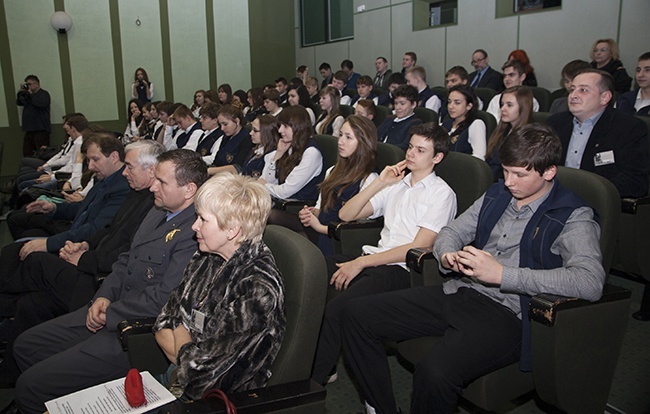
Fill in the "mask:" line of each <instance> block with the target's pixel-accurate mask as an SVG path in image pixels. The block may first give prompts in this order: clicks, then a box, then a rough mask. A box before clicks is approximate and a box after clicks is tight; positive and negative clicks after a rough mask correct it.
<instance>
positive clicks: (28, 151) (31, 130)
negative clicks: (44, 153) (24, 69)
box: [16, 75, 52, 157]
mask: <svg viewBox="0 0 650 414" xmlns="http://www.w3.org/2000/svg"><path fill="white" fill-rule="evenodd" d="M16 105H18V106H22V107H23V131H25V138H24V141H23V157H31V156H33V155H34V152H35V151H36V150H37V149H38V148H40V147H42V146H48V145H50V132H51V131H52V126H51V124H50V94H49V93H48V92H47V91H46V90H45V89H41V83H40V81H39V80H38V77H37V76H36V75H29V76H27V77H26V78H25V83H23V84H21V85H20V90H19V91H18V94H17V96H16Z"/></svg>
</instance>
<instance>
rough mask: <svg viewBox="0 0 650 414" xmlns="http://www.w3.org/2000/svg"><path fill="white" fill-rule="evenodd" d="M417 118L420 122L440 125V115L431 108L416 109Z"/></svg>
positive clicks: (420, 107)
mask: <svg viewBox="0 0 650 414" xmlns="http://www.w3.org/2000/svg"><path fill="white" fill-rule="evenodd" d="M414 112H415V116H417V117H418V118H420V120H421V121H422V122H423V123H425V124H426V123H427V122H433V123H436V124H437V123H438V113H437V112H436V111H432V110H431V109H429V108H424V107H422V106H418V107H416V108H415V111H414Z"/></svg>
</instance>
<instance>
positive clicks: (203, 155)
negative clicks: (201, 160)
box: [201, 148, 208, 157]
mask: <svg viewBox="0 0 650 414" xmlns="http://www.w3.org/2000/svg"><path fill="white" fill-rule="evenodd" d="M206 155H208V150H207V149H205V148H203V149H202V150H201V156H202V157H205V156H206Z"/></svg>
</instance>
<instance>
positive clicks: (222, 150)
mask: <svg viewBox="0 0 650 414" xmlns="http://www.w3.org/2000/svg"><path fill="white" fill-rule="evenodd" d="M250 139H251V137H250V134H249V132H248V130H247V129H246V128H242V129H241V130H240V131H239V132H238V133H237V134H235V135H234V136H232V137H229V136H227V135H224V136H223V138H222V140H221V145H220V146H219V151H217V155H216V156H215V157H214V162H213V163H212V165H213V166H215V167H221V166H223V165H230V164H232V163H233V162H234V161H235V159H236V158H237V155H238V154H239V150H240V147H241V146H242V144H243V143H244V142H245V141H246V140H248V142H249V143H250Z"/></svg>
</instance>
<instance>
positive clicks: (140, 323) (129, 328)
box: [117, 318, 156, 352]
mask: <svg viewBox="0 0 650 414" xmlns="http://www.w3.org/2000/svg"><path fill="white" fill-rule="evenodd" d="M155 323H156V318H140V319H131V320H123V321H121V322H120V323H118V324H117V335H118V338H119V339H120V343H121V344H122V349H123V350H124V352H127V351H128V350H129V337H130V336H132V335H138V334H143V333H151V329H152V328H153V325H154V324H155Z"/></svg>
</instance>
